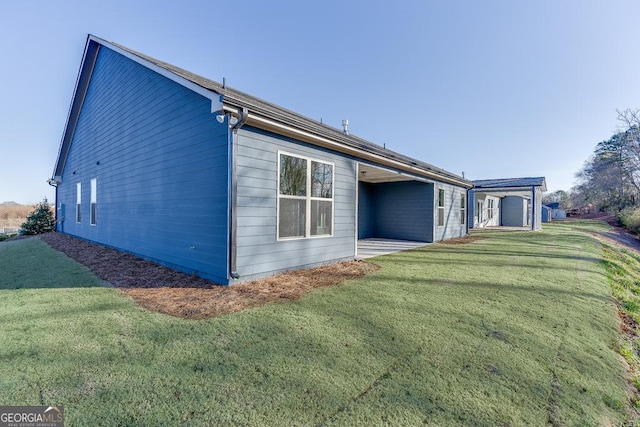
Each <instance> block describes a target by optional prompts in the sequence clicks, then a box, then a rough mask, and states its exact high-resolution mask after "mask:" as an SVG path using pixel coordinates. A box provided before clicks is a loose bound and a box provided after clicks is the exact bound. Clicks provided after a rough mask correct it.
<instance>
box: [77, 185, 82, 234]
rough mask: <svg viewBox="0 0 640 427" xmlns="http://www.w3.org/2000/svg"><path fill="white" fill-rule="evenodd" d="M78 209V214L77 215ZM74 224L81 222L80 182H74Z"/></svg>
mask: <svg viewBox="0 0 640 427" xmlns="http://www.w3.org/2000/svg"><path fill="white" fill-rule="evenodd" d="M78 211H79V212H80V215H78ZM75 213H76V224H80V223H81V222H82V183H81V182H77V183H76V212H75Z"/></svg>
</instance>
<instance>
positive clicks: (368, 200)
mask: <svg viewBox="0 0 640 427" xmlns="http://www.w3.org/2000/svg"><path fill="white" fill-rule="evenodd" d="M373 188H374V185H373V184H369V183H367V182H358V239H366V238H369V237H375V229H374V222H373V220H374V205H373V191H374V190H373Z"/></svg>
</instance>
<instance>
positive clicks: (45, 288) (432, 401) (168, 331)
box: [0, 222, 631, 426]
mask: <svg viewBox="0 0 640 427" xmlns="http://www.w3.org/2000/svg"><path fill="white" fill-rule="evenodd" d="M571 224H572V223H569V222H567V223H561V224H551V225H545V231H542V232H537V233H530V232H511V233H493V234H484V235H485V236H486V237H487V238H486V239H483V240H478V241H475V242H473V243H470V244H466V245H443V244H435V245H430V246H427V247H425V248H423V249H418V250H413V251H408V252H403V253H399V254H395V255H389V256H384V257H379V258H376V259H374V262H376V263H378V264H379V265H381V267H382V268H381V269H380V270H378V271H376V272H373V273H371V274H369V275H367V276H366V277H364V278H362V279H358V280H353V281H350V282H347V283H345V284H343V285H340V286H335V287H331V288H323V289H320V290H317V291H315V292H313V293H311V294H309V295H307V296H305V297H303V298H302V299H300V300H298V301H296V302H287V303H280V304H270V305H267V306H264V307H260V308H256V309H251V310H248V311H245V312H240V313H235V314H231V315H228V316H223V317H219V318H213V319H209V320H201V321H193V320H184V319H178V318H173V317H169V316H166V315H162V314H158V313H152V312H148V311H146V310H144V309H142V308H140V307H138V306H136V305H135V304H134V303H133V302H132V301H131V300H130V299H128V298H126V297H124V296H123V295H122V294H121V293H120V292H119V291H117V290H115V289H112V288H105V287H101V286H100V281H99V280H98V279H97V278H96V277H95V276H93V275H92V274H91V273H90V272H88V271H86V270H84V269H83V268H81V267H79V266H77V265H74V264H75V263H73V262H72V261H70V260H68V259H66V258H65V257H63V256H61V255H59V254H58V253H57V252H55V251H52V250H50V249H48V247H46V246H45V245H43V244H42V243H41V242H39V241H38V240H34V239H29V240H21V241H15V242H5V243H2V244H0V325H2V326H0V342H2V345H1V346H0V361H1V362H0V402H2V403H3V404H7V405H10V404H11V405H19V404H62V405H65V415H66V417H67V424H68V425H132V426H133V425H327V426H330V425H419V424H428V425H548V424H551V425H620V424H623V423H625V422H627V421H629V419H628V414H629V410H630V406H631V404H630V402H629V399H630V395H629V392H628V390H627V386H626V375H627V374H626V371H625V368H624V366H623V363H622V361H621V360H620V358H619V355H618V350H619V349H620V345H619V335H618V331H617V316H616V306H615V304H614V301H613V299H612V298H611V290H610V287H609V285H608V284H607V275H606V269H605V265H604V264H603V262H602V248H601V245H600V243H598V242H597V241H596V240H595V239H594V238H592V237H591V236H589V235H588V234H587V233H585V232H583V231H581V230H579V229H576V228H575V226H573V225H571ZM582 226H583V227H588V228H590V229H596V228H598V227H604V226H601V225H600V224H599V223H596V222H594V223H582ZM24 258H27V260H24ZM16 263H22V264H20V265H19V266H16ZM11 266H13V267H11ZM7 268H10V269H7ZM66 284H68V285H66ZM83 284H84V286H82V285H83ZM16 288H18V289H16Z"/></svg>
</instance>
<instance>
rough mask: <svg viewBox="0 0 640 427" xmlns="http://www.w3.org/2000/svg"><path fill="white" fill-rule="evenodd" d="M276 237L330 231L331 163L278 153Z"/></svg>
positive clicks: (287, 237) (324, 233)
mask: <svg viewBox="0 0 640 427" xmlns="http://www.w3.org/2000/svg"><path fill="white" fill-rule="evenodd" d="M278 168H279V173H278V239H295V238H305V237H317V236H331V235H332V234H333V168H334V166H333V164H331V163H326V162H321V161H317V160H313V159H310V158H306V157H301V156H296V155H293V154H287V153H278Z"/></svg>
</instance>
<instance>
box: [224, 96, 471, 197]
mask: <svg viewBox="0 0 640 427" xmlns="http://www.w3.org/2000/svg"><path fill="white" fill-rule="evenodd" d="M223 108H224V110H225V111H229V112H230V113H233V114H239V112H238V109H237V108H235V107H232V106H229V105H224V106H223ZM247 124H249V125H253V126H255V127H258V128H260V129H265V130H270V131H273V132H275V133H278V134H281V135H285V136H290V137H293V138H296V139H300V140H302V141H305V142H311V143H312V144H314V145H318V146H321V147H325V148H330V149H332V150H335V151H338V152H341V153H345V154H349V155H352V156H354V157H356V158H360V159H365V160H370V161H374V162H376V163H379V164H383V165H386V166H391V167H394V168H398V169H401V170H404V171H406V172H411V173H412V174H415V175H417V176H421V177H426V178H431V179H433V180H435V181H440V182H446V183H449V184H453V185H457V186H459V187H463V188H468V189H469V188H471V186H470V185H469V184H467V183H464V182H462V181H458V180H455V179H452V178H449V177H444V176H441V175H438V174H437V173H433V172H429V171H426V170H424V169H420V168H416V167H413V166H410V165H407V164H406V163H402V162H399V161H396V160H393V159H389V158H387V157H383V156H379V155H377V154H373V153H367V152H365V151H361V150H358V149H356V148H352V147H348V146H346V145H344V144H340V143H339V142H336V141H332V140H330V139H328V138H325V137H323V136H320V135H316V134H313V133H310V132H307V131H304V130H302V129H297V128H294V127H292V126H288V125H285V124H282V123H278V122H276V121H273V120H270V119H268V118H266V117H261V116H259V115H257V114H251V112H249V117H248V118H247ZM414 179H415V178H414Z"/></svg>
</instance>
